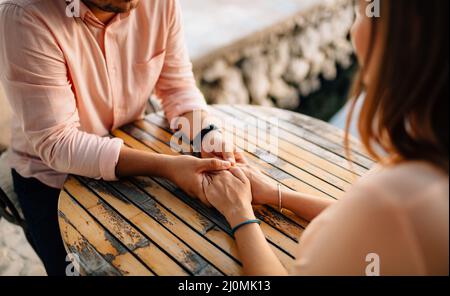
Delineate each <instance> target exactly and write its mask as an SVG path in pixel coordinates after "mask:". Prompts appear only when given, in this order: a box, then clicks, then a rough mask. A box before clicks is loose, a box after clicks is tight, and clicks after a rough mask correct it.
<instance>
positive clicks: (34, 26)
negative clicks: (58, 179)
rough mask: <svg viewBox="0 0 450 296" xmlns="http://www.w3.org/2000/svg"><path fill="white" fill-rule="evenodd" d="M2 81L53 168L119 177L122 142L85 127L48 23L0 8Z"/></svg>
mask: <svg viewBox="0 0 450 296" xmlns="http://www.w3.org/2000/svg"><path fill="white" fill-rule="evenodd" d="M0 79H1V82H2V84H3V86H4V89H5V92H6V96H7V98H8V100H9V102H10V104H11V106H12V108H13V111H14V114H15V116H16V117H15V118H14V119H13V120H18V121H19V122H20V124H21V126H22V128H23V131H24V134H25V135H26V138H27V140H28V142H29V143H30V145H31V146H32V149H33V150H34V151H35V153H36V154H37V155H38V156H39V157H40V159H41V160H42V161H43V162H44V163H45V164H46V165H47V166H49V167H50V168H52V169H54V170H56V171H58V172H61V173H70V174H77V175H82V176H86V177H90V178H97V179H101V178H103V179H105V180H115V179H116V175H115V167H116V164H117V162H118V158H119V154H120V149H121V147H122V144H123V142H122V140H120V139H110V138H106V137H100V136H97V135H93V134H89V133H86V132H83V131H81V130H80V129H79V128H80V122H79V116H78V110H77V104H76V99H75V96H74V93H73V91H72V88H71V84H70V81H69V79H68V73H67V68H66V64H65V58H64V55H63V53H62V51H61V50H60V48H59V46H58V44H57V42H56V40H55V39H54V38H53V36H52V34H51V32H50V31H49V30H48V29H47V28H46V26H45V23H44V22H43V21H42V20H40V19H39V18H38V17H36V16H34V15H33V13H32V12H28V11H26V10H25V9H24V8H21V7H19V6H16V5H8V4H3V5H1V6H0Z"/></svg>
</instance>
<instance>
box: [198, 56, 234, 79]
mask: <svg viewBox="0 0 450 296" xmlns="http://www.w3.org/2000/svg"><path fill="white" fill-rule="evenodd" d="M227 68H228V65H227V63H226V62H225V61H224V60H222V59H219V60H217V61H215V62H214V63H213V64H212V66H210V67H209V68H207V69H206V70H205V71H204V72H203V75H202V78H203V80H204V81H206V82H208V83H213V82H214V81H217V80H219V79H220V78H222V77H223V76H224V75H225V70H226V69H227Z"/></svg>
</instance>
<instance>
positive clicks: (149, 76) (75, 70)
mask: <svg viewBox="0 0 450 296" xmlns="http://www.w3.org/2000/svg"><path fill="white" fill-rule="evenodd" d="M80 8H81V9H80V14H79V16H75V17H68V16H67V15H66V2H65V1H64V0H0V81H1V83H2V84H3V87H4V89H5V92H6V97H7V98H8V100H9V102H10V103H11V106H12V108H13V111H14V113H15V118H14V119H13V126H12V143H11V146H12V153H11V157H10V161H11V166H12V167H13V168H15V169H16V170H17V171H18V173H19V174H21V175H22V176H24V177H35V178H37V179H39V180H40V181H41V182H43V183H45V184H47V185H49V186H51V187H55V188H61V187H62V186H63V184H64V181H65V179H66V176H67V174H69V173H70V174H77V175H82V176H86V177H90V178H96V179H104V180H115V179H116V176H115V167H116V164H117V161H118V158H119V153H120V149H121V146H122V145H123V142H122V140H120V139H110V138H108V137H106V136H107V135H108V134H109V132H110V131H111V130H114V129H116V128H118V127H120V126H122V125H124V124H127V123H130V122H133V121H135V120H137V119H139V118H141V117H142V115H143V112H144V109H145V105H146V102H147V100H148V98H149V97H150V95H151V94H152V92H153V91H154V93H155V94H156V95H157V96H158V97H159V98H160V99H161V101H162V106H163V108H164V111H165V113H166V116H167V117H168V119H169V120H171V119H173V118H176V117H177V116H179V115H181V114H183V113H185V112H188V111H192V110H195V109H204V107H205V105H206V104H205V100H204V98H203V96H202V94H201V93H200V91H199V90H198V88H197V87H196V85H195V80H194V76H193V74H192V65H191V63H190V61H189V57H188V54H187V51H186V47H185V43H184V39H183V34H184V33H183V29H182V24H181V12H180V5H179V3H178V1H177V0H142V1H141V3H140V5H139V6H138V8H136V9H134V10H132V11H131V12H129V13H124V14H118V15H116V17H115V18H114V19H113V20H112V21H111V22H110V23H109V24H108V25H106V26H105V25H104V24H103V23H101V22H100V21H99V20H98V19H97V18H96V17H95V16H94V15H93V14H92V12H91V11H90V10H89V9H88V8H87V7H86V6H85V5H84V4H83V3H81V7H80Z"/></svg>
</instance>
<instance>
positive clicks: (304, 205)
mask: <svg viewBox="0 0 450 296" xmlns="http://www.w3.org/2000/svg"><path fill="white" fill-rule="evenodd" d="M281 197H282V207H283V208H285V209H288V210H290V211H291V212H293V213H295V214H296V215H297V216H299V217H301V218H303V219H305V220H307V221H312V220H313V219H314V218H316V217H317V216H318V215H319V214H320V213H322V211H323V210H325V209H326V208H328V207H329V206H331V205H332V204H334V203H335V202H336V200H334V199H331V198H325V197H317V196H313V195H308V194H303V193H299V192H295V191H292V190H289V189H282V190H281Z"/></svg>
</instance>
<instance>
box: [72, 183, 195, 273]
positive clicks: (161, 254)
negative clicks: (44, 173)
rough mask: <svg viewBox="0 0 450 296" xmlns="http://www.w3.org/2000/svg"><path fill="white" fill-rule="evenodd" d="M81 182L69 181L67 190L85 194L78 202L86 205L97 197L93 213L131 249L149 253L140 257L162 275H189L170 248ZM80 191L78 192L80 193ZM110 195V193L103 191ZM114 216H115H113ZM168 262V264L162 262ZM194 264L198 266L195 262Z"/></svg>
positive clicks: (89, 210)
mask: <svg viewBox="0 0 450 296" xmlns="http://www.w3.org/2000/svg"><path fill="white" fill-rule="evenodd" d="M81 184H82V183H81V182H80V181H79V180H77V179H75V178H73V179H71V180H69V181H68V182H67V183H66V185H65V189H66V190H67V191H68V192H69V193H71V196H76V197H82V198H78V199H77V201H78V202H79V203H80V204H81V205H83V202H84V200H86V199H93V200H96V202H97V204H98V205H97V206H95V207H92V208H90V209H87V211H88V212H89V215H90V216H93V217H95V219H97V220H98V221H99V223H101V225H102V226H103V227H104V228H105V229H107V230H108V231H109V232H110V233H112V234H113V235H114V237H116V238H117V239H118V240H119V241H121V243H122V244H124V245H127V244H128V245H127V248H128V249H131V250H133V251H134V252H135V254H136V255H140V254H142V253H145V254H147V256H146V257H141V258H140V259H141V260H142V261H144V262H145V264H146V265H147V266H148V267H149V268H151V269H152V271H153V272H154V273H156V274H158V275H170V274H173V275H187V274H188V272H187V270H185V269H183V268H182V267H181V266H180V265H179V264H178V262H177V261H176V260H174V259H173V258H172V257H169V255H168V254H166V252H165V251H166V250H164V249H163V248H161V247H160V246H158V245H157V243H156V242H154V241H152V240H151V239H149V238H147V237H145V235H143V233H142V232H140V231H139V230H138V229H136V228H135V227H134V226H133V225H132V224H133V223H132V222H130V221H125V219H123V218H121V217H120V216H119V215H118V214H117V213H116V211H115V210H114V208H113V207H111V206H110V205H108V204H107V203H106V201H104V200H101V199H100V197H99V196H97V195H96V194H95V193H94V192H92V191H91V190H92V189H88V188H87V187H85V186H81ZM77 191H78V192H77ZM80 191H81V192H80ZM103 196H104V197H106V198H108V196H107V194H103ZM112 215H114V216H112ZM141 248H142V249H144V250H145V252H142V253H141V252H139V251H138V250H139V249H141ZM162 263H164V264H162ZM191 265H194V266H195V262H193V263H192V264H191Z"/></svg>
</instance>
